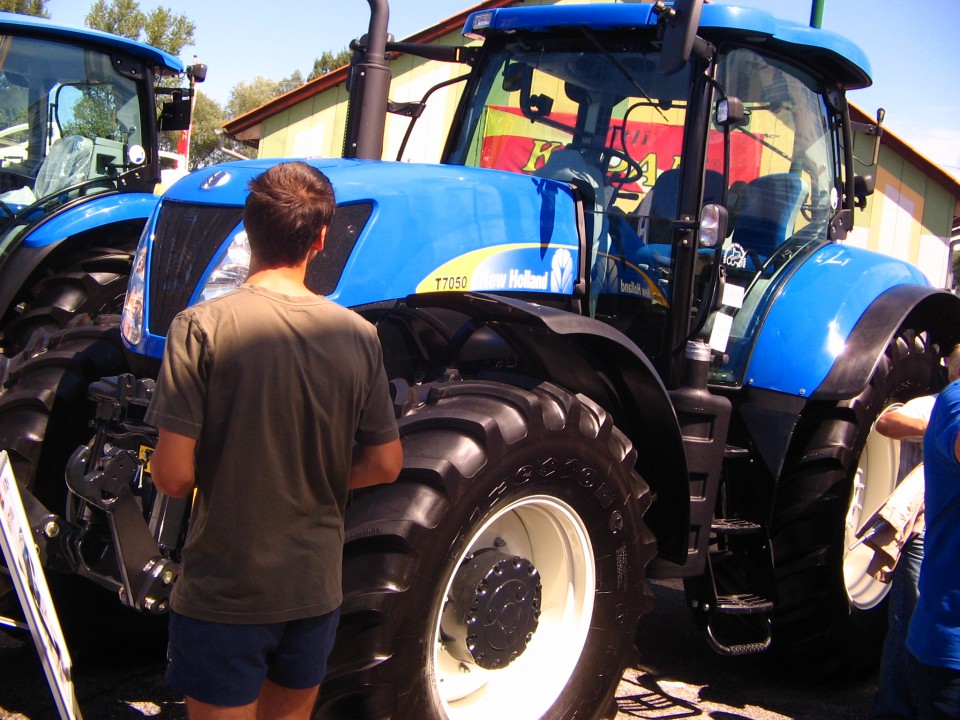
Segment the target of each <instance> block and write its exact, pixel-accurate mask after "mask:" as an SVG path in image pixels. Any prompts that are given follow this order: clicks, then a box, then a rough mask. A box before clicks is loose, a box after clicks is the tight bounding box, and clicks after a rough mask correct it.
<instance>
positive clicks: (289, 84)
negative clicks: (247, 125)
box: [226, 70, 303, 119]
mask: <svg viewBox="0 0 960 720" xmlns="http://www.w3.org/2000/svg"><path fill="white" fill-rule="evenodd" d="M301 85H303V76H302V75H301V74H300V71H299V70H294V71H293V73H291V74H290V75H288V76H287V77H285V78H283V79H282V80H270V79H269V78H265V77H263V76H262V75H258V76H257V77H255V78H254V79H253V80H251V81H250V82H245V81H243V80H241V81H240V82H238V83H237V84H236V85H234V86H233V87H232V88H231V89H230V99H229V100H227V107H226V115H227V118H228V119H232V118H235V117H239V116H240V115H243V114H245V113H248V112H250V111H251V110H253V109H254V108H258V107H260V106H261V105H263V104H264V103H267V102H270V101H271V100H273V99H274V98H275V97H278V96H280V95H283V94H284V93H288V92H290V91H291V90H295V89H296V88H298V87H300V86H301Z"/></svg>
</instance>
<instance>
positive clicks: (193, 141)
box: [190, 92, 256, 170]
mask: <svg viewBox="0 0 960 720" xmlns="http://www.w3.org/2000/svg"><path fill="white" fill-rule="evenodd" d="M223 122H224V112H223V108H222V107H220V104H219V103H218V102H217V101H216V100H213V99H211V98H208V97H207V96H206V95H204V94H203V93H202V92H198V93H197V102H196V104H195V105H194V108H193V130H192V133H191V136H190V169H191V170H196V169H197V168H202V167H206V166H207V165H213V164H214V163H218V162H226V161H229V160H236V159H237V157H236V155H237V154H241V155H245V156H246V157H251V158H252V157H256V153H254V152H253V151H252V150H251V149H250V148H247V147H245V146H243V145H241V144H240V143H238V142H236V141H234V140H231V139H230V138H228V137H227V136H226V135H224V134H223V130H222V127H221V126H222V125H223ZM225 151H226V152H225Z"/></svg>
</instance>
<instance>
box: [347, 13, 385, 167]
mask: <svg viewBox="0 0 960 720" xmlns="http://www.w3.org/2000/svg"><path fill="white" fill-rule="evenodd" d="M367 2H368V3H369V4H370V28H369V30H368V31H367V34H366V36H365V37H364V38H361V39H360V40H359V41H354V42H353V43H352V44H351V48H352V49H353V60H352V61H351V63H350V78H349V80H348V85H349V90H350V96H349V104H348V106H347V128H346V132H345V134H344V139H343V156H344V157H346V158H366V159H372V160H379V159H380V158H381V156H382V155H383V130H384V126H385V124H386V118H387V96H388V94H389V92H390V68H389V67H388V66H387V23H388V21H389V19H390V8H389V7H388V6H387V0H367Z"/></svg>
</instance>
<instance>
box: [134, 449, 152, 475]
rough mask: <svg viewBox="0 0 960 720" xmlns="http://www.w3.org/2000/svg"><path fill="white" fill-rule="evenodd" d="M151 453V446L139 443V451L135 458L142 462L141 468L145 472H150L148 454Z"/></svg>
mask: <svg viewBox="0 0 960 720" xmlns="http://www.w3.org/2000/svg"><path fill="white" fill-rule="evenodd" d="M151 455H153V448H152V447H150V446H149V445H141V446H140V452H139V454H138V455H137V458H138V459H139V460H140V462H142V463H143V469H144V471H145V472H147V473H149V472H150V456H151Z"/></svg>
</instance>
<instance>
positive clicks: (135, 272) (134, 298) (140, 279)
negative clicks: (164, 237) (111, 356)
mask: <svg viewBox="0 0 960 720" xmlns="http://www.w3.org/2000/svg"><path fill="white" fill-rule="evenodd" d="M149 241H150V233H149V232H145V233H144V234H143V237H141V238H140V244H139V245H137V253H136V255H134V256H133V267H132V269H131V270H130V280H129V281H128V282H127V296H126V299H124V301H123V313H122V314H121V316H120V332H121V333H122V334H123V339H124V340H126V341H127V342H128V343H130V344H131V345H136V344H137V343H138V342H140V340H141V339H142V338H143V300H144V288H145V287H146V283H147V245H148V244H149Z"/></svg>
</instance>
